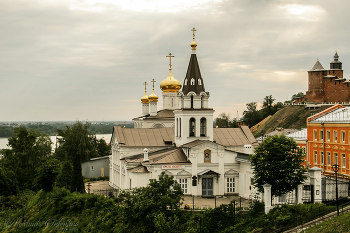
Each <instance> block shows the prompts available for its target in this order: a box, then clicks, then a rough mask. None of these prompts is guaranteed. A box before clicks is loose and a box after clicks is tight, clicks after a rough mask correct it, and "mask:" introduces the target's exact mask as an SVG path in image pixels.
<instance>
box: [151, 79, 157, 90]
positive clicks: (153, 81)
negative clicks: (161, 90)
mask: <svg viewBox="0 0 350 233" xmlns="http://www.w3.org/2000/svg"><path fill="white" fill-rule="evenodd" d="M151 82H152V83H153V91H154V83H155V82H156V80H154V79H152V81H151Z"/></svg>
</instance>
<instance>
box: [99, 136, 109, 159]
mask: <svg viewBox="0 0 350 233" xmlns="http://www.w3.org/2000/svg"><path fill="white" fill-rule="evenodd" d="M96 147H97V151H98V155H99V156H108V155H111V154H112V147H111V145H107V143H106V141H105V140H104V139H103V138H101V139H100V140H96Z"/></svg>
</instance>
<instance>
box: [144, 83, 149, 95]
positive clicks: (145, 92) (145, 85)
mask: <svg viewBox="0 0 350 233" xmlns="http://www.w3.org/2000/svg"><path fill="white" fill-rule="evenodd" d="M143 84H144V85H145V93H146V91H147V90H146V85H148V83H147V82H144V83H143Z"/></svg>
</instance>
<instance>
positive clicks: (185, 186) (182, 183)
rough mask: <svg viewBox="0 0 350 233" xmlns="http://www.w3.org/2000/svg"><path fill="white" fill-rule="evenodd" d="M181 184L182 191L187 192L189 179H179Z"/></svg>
mask: <svg viewBox="0 0 350 233" xmlns="http://www.w3.org/2000/svg"><path fill="white" fill-rule="evenodd" d="M179 184H180V186H181V189H182V192H183V193H187V179H179Z"/></svg>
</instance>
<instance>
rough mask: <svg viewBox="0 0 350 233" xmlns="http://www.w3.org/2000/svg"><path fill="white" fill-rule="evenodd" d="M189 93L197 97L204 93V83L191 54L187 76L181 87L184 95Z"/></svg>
mask: <svg viewBox="0 0 350 233" xmlns="http://www.w3.org/2000/svg"><path fill="white" fill-rule="evenodd" d="M192 79H193V81H194V82H193V84H191V80H192ZM198 80H200V81H198ZM191 91H193V92H195V93H196V94H197V95H199V94H200V93H201V92H205V89H204V82H203V79H202V76H201V72H200V70H199V65H198V61H197V56H196V54H191V59H190V63H189V65H188V69H187V74H186V77H185V80H184V82H183V86H182V92H183V93H184V94H185V95H187V94H188V93H189V92H191Z"/></svg>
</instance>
